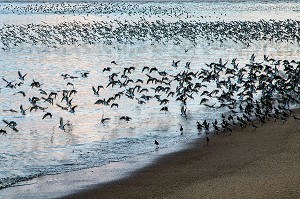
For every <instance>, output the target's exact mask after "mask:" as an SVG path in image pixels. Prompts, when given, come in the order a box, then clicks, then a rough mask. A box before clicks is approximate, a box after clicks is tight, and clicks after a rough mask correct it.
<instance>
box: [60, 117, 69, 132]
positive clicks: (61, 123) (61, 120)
mask: <svg viewBox="0 0 300 199" xmlns="http://www.w3.org/2000/svg"><path fill="white" fill-rule="evenodd" d="M68 125H69V121H67V122H66V123H65V124H64V122H63V118H62V117H61V118H60V119H59V126H58V127H59V128H60V129H61V130H63V131H66V129H65V126H68Z"/></svg>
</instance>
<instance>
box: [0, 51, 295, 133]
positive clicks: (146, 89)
mask: <svg viewBox="0 0 300 199" xmlns="http://www.w3.org/2000/svg"><path fill="white" fill-rule="evenodd" d="M115 65H118V63H117V62H116V61H112V62H111V66H109V67H106V68H104V69H103V71H102V73H103V74H105V75H106V76H107V77H108V78H107V82H106V85H91V86H90V88H91V90H90V93H91V94H92V95H94V96H97V97H98V99H97V100H96V101H95V102H93V103H94V106H95V107H97V106H108V107H111V110H112V111H117V110H118V108H119V105H120V106H121V105H122V101H123V98H128V99H131V100H134V101H136V103H138V104H140V105H147V103H148V102H149V101H150V100H156V101H157V102H158V103H159V110H160V111H164V112H168V111H169V106H168V105H169V103H170V102H175V103H178V104H179V106H180V114H181V116H182V117H184V118H186V119H188V112H187V110H188V104H189V101H194V100H199V101H198V103H199V106H205V107H207V108H209V109H212V111H217V110H218V109H222V110H223V111H222V112H224V114H222V117H221V120H217V119H215V120H214V121H209V120H206V119H205V120H204V121H198V122H197V124H195V126H197V129H198V131H199V132H206V133H208V132H210V131H215V132H227V131H229V132H231V131H232V127H233V126H236V125H239V126H241V127H242V128H245V127H246V126H248V125H251V126H252V127H253V128H254V129H256V128H257V124H255V123H257V122H259V123H261V124H264V123H265V122H266V120H268V119H275V120H282V122H283V123H284V122H285V121H286V120H287V118H288V117H290V116H292V117H293V118H294V119H295V120H299V118H297V117H296V116H295V115H294V114H293V111H292V110H291V106H296V105H298V104H299V102H300V81H299V80H300V62H299V61H295V60H292V61H288V60H275V59H271V58H268V57H267V56H264V61H262V62H256V60H255V55H254V54H253V55H252V56H251V58H250V61H249V63H248V64H246V65H244V66H239V64H238V63H236V59H233V60H232V61H231V63H228V61H226V62H224V61H223V60H222V59H220V60H219V61H218V62H216V63H210V64H206V66H205V67H203V68H202V69H200V70H192V69H191V63H190V62H186V63H185V64H181V61H180V60H177V61H175V60H173V62H172V64H170V67H171V68H172V70H171V72H166V71H161V70H159V69H158V68H156V67H147V66H145V67H144V68H143V69H142V70H139V72H140V73H141V74H138V76H137V75H136V74H134V73H137V72H138V70H136V68H135V67H129V68H126V67H125V68H123V69H122V70H121V71H115V70H116V68H114V66H115ZM26 75H27V73H25V74H24V73H22V72H20V71H18V76H17V77H16V78H18V81H17V80H7V79H5V78H2V80H3V82H5V83H6V85H5V87H6V88H8V89H11V93H12V94H13V95H19V96H21V97H23V98H28V101H29V103H30V107H26V108H25V107H23V105H22V104H21V105H20V107H19V110H14V109H8V110H3V111H9V112H13V113H15V114H20V115H23V116H26V114H27V113H28V111H29V112H43V114H44V115H43V117H42V119H43V120H44V119H45V120H46V119H51V118H52V113H51V112H49V110H51V109H50V108H49V107H50V106H57V107H60V108H61V110H62V111H67V112H69V113H70V114H74V113H75V111H76V107H77V105H74V102H73V99H74V96H76V95H78V91H77V90H76V89H75V86H74V85H75V84H76V79H77V78H89V73H88V72H82V73H81V76H73V75H70V74H61V78H63V79H65V80H66V85H67V86H70V89H64V90H59V91H51V90H50V89H47V88H44V87H43V83H42V82H39V81H37V80H32V81H31V83H30V84H29V83H28V80H26ZM132 75H134V77H140V78H138V79H134V78H132ZM69 80H73V81H69ZM24 84H29V85H30V87H29V88H30V89H36V90H37V91H38V92H39V94H40V95H39V96H30V97H29V96H27V91H26V90H22V86H23V85H24ZM111 88H118V89H114V90H115V91H116V93H114V94H113V95H112V96H109V97H106V98H105V97H103V94H102V93H104V90H105V89H111ZM79 95H80V93H79ZM119 119H120V120H124V121H126V122H130V120H131V117H129V116H127V115H122V116H120V117H119ZM109 120H110V118H108V117H104V115H102V119H101V123H106V122H109ZM65 121H66V119H63V118H62V117H60V121H59V125H58V127H59V129H61V130H63V131H66V130H68V128H69V127H70V126H71V125H72V124H71V123H70V122H69V121H67V122H65ZM3 124H4V125H5V126H4V128H2V129H1V130H0V133H1V134H7V132H8V129H11V130H12V131H15V132H18V128H17V122H16V121H9V120H6V119H3ZM3 124H2V126H3ZM180 131H181V133H183V127H182V126H181V129H180Z"/></svg>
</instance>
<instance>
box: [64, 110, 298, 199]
mask: <svg viewBox="0 0 300 199" xmlns="http://www.w3.org/2000/svg"><path fill="white" fill-rule="evenodd" d="M294 115H295V116H296V117H300V111H299V110H297V111H295V113H294ZM255 124H256V125H257V126H258V128H257V129H256V130H254V129H253V128H252V126H248V127H247V128H246V129H243V130H241V128H240V127H236V128H235V129H233V133H232V134H231V135H230V134H228V133H222V134H218V135H212V134H210V135H209V137H210V143H209V145H208V146H206V145H205V142H204V140H196V141H195V143H194V144H193V147H191V148H190V149H188V150H185V151H181V152H177V153H174V154H170V155H168V156H166V157H164V158H162V159H159V160H158V161H156V163H155V164H153V165H151V166H149V167H147V168H143V169H142V170H139V171H137V172H136V173H134V174H132V176H131V177H130V178H126V179H124V180H120V181H116V182H112V183H109V184H105V185H99V186H95V187H93V188H91V189H88V190H85V191H83V192H80V193H76V194H73V195H70V196H68V197H65V198H72V199H75V198H300V187H299V184H300V169H299V168H300V166H299V165H300V144H299V143H300V133H299V132H300V122H297V120H295V119H294V118H293V117H290V118H289V119H288V120H287V121H286V122H285V123H284V124H283V122H282V121H281V120H277V121H276V122H274V121H273V120H269V121H268V122H267V123H266V124H264V125H262V126H261V124H259V123H255Z"/></svg>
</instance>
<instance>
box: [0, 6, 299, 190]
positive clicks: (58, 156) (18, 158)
mask: <svg viewBox="0 0 300 199" xmlns="http://www.w3.org/2000/svg"><path fill="white" fill-rule="evenodd" d="M8 5H11V4H8V3H1V4H0V10H1V11H0V21H1V25H0V26H2V27H3V24H18V25H19V24H30V23H33V24H42V23H47V24H58V23H60V22H63V21H68V22H71V21H73V20H76V21H81V22H83V23H84V22H87V21H93V20H97V21H101V20H102V21H110V20H114V19H118V20H132V21H137V20H139V19H140V17H143V18H145V20H146V21H147V20H148V21H153V20H156V19H161V18H163V19H165V20H167V21H168V20H169V21H178V20H186V21H189V20H202V21H218V20H224V21H232V20H250V21H252V20H254V21H256V20H260V19H265V20H268V19H277V20H284V19H287V18H291V19H297V18H298V17H299V9H300V7H299V6H300V5H298V4H297V3H287V2H285V3H282V2H275V3H260V2H258V1H253V2H247V3H246V2H242V3H232V2H230V3H229V2H227V3H224V4H219V3H218V2H210V3H203V2H202V3H195V2H188V3H184V4H182V3H149V2H148V3H132V4H130V3H120V4H107V5H109V8H111V9H112V8H118V6H120V5H121V6H122V9H121V10H118V11H116V10H114V9H112V10H111V12H110V13H99V12H96V14H95V13H86V12H83V13H80V12H79V13H78V12H75V13H70V12H66V13H63V14H57V13H53V12H48V13H39V12H37V13H36V12H33V13H28V12H25V13H24V12H23V11H16V9H15V8H14V9H11V10H12V11H10V10H7V9H4V8H5V7H6V6H8ZM12 5H13V7H15V6H18V7H19V6H25V7H26V6H27V4H24V3H15V4H12ZM43 5H44V4H43ZM71 5H72V6H76V5H78V4H71ZM104 5H105V3H104ZM128 6H129V7H130V8H131V9H132V10H130V9H129V10H128V9H126V8H128ZM149 6H152V8H153V9H154V10H152V11H151V12H153V11H157V12H158V13H160V14H159V15H154V14H152V13H151V12H149V13H146V14H145V12H142V10H143V9H142V8H148V7H149ZM171 8H172V9H175V10H177V11H176V12H174V13H170V12H169V11H170V9H171ZM161 10H164V12H160V11H161ZM179 10H180V12H179ZM13 11H14V12H15V13H14V12H13ZM128 11H132V13H128ZM176 13H180V14H181V15H179V16H174V14H176ZM171 16H172V17H171ZM197 43H198V45H197V46H193V44H192V43H190V42H188V41H184V42H182V43H181V44H180V45H176V44H174V43H173V42H169V43H164V44H163V43H155V44H154V45H153V43H152V42H150V41H145V42H142V41H138V42H136V43H135V44H133V45H130V44H118V43H113V44H112V45H104V44H102V43H98V44H93V45H87V44H80V45H66V46H59V47H57V48H50V47H46V46H42V45H37V46H29V45H27V44H24V45H20V46H16V47H13V48H11V49H9V50H1V53H0V76H1V80H0V88H1V90H0V111H1V115H0V120H1V121H2V120H7V121H15V122H17V129H18V132H14V131H12V130H11V129H9V128H8V127H6V124H5V123H3V122H0V129H7V132H8V133H7V135H6V136H1V137H0V139H1V142H0V160H1V161H0V167H1V172H0V187H1V188H3V187H7V186H11V185H13V184H14V183H16V182H19V181H23V180H26V179H30V178H33V177H35V176H40V175H49V174H57V173H63V172H67V171H74V170H79V169H83V168H91V167H95V166H101V165H105V164H107V163H109V162H115V161H123V160H125V159H128V158H129V157H134V156H137V155H141V154H148V153H151V152H153V151H155V149H156V148H155V145H154V140H155V139H156V140H159V142H160V147H161V148H167V147H170V146H174V145H175V146H176V145H178V146H182V145H179V144H180V143H181V144H182V143H185V142H188V141H189V140H191V139H192V138H195V137H201V136H202V134H198V132H197V130H196V121H203V120H204V119H207V120H208V121H212V120H214V119H215V118H219V117H220V115H221V113H223V112H224V111H226V110H222V109H219V110H215V112H211V109H208V108H206V107H204V106H200V105H199V101H200V99H201V98H199V97H198V98H195V100H190V101H188V116H187V119H186V118H184V117H182V116H181V115H180V103H179V102H178V101H175V98H174V99H170V102H169V104H168V108H169V112H163V111H160V109H161V107H162V105H160V104H159V102H157V101H156V100H150V101H149V102H147V103H146V104H139V103H138V101H137V100H136V99H133V100H132V99H128V98H125V97H122V98H121V99H120V100H118V99H117V100H116V101H115V102H116V103H118V104H119V107H118V108H116V107H113V108H110V107H108V106H104V105H96V104H94V103H95V101H96V100H98V99H102V98H106V99H107V98H108V97H110V96H112V95H113V94H116V93H117V92H121V91H123V90H124V88H118V87H114V88H112V89H111V88H105V89H103V90H100V93H99V96H95V95H94V94H93V90H92V86H95V87H96V86H98V85H103V86H104V87H106V85H107V83H108V76H109V75H110V74H111V73H113V72H115V73H118V72H120V73H122V72H123V70H124V68H125V67H127V68H129V67H135V71H134V72H132V73H131V74H128V76H129V77H130V78H131V79H133V80H137V79H142V80H144V81H147V78H148V77H147V76H146V74H145V73H142V69H143V67H145V66H148V67H150V68H151V67H157V68H158V69H159V70H160V71H166V72H167V73H168V74H170V75H172V74H173V75H175V74H177V73H178V72H179V71H183V70H185V68H184V66H185V63H186V62H191V71H198V70H199V69H201V68H205V67H206V65H205V63H211V62H218V61H219V58H222V59H223V60H224V62H225V61H229V62H230V61H231V60H232V59H233V58H237V62H238V63H240V64H241V65H243V64H244V63H247V62H248V61H249V58H250V56H251V55H252V54H253V53H255V54H256V57H257V60H258V61H259V60H263V55H268V56H270V57H273V58H276V59H296V60H297V59H298V58H299V45H298V44H292V43H289V42H280V43H278V42H277V43H275V42H269V41H256V42H254V43H253V44H251V46H249V47H247V46H245V45H243V44H236V43H234V42H231V41H228V42H224V43H222V44H221V43H218V42H216V43H212V44H210V45H209V44H208V43H207V41H205V40H199V41H197ZM186 49H189V50H188V51H187V50H186ZM173 60H181V61H180V63H179V67H178V69H175V68H174V67H172V61H173ZM111 61H115V62H116V63H117V65H115V64H112V63H111ZM105 67H111V68H112V71H110V72H108V71H105V72H103V69H104V68H105ZM18 71H20V72H21V73H22V74H26V73H27V75H26V77H25V81H24V84H23V85H21V86H20V87H17V88H16V89H11V88H7V87H6V82H5V81H4V80H2V78H5V79H6V80H7V81H14V83H17V82H20V80H19V79H18V73H17V72H18ZM84 72H88V73H89V74H88V77H81V73H84ZM66 73H67V74H70V75H72V76H76V77H78V78H76V79H64V78H63V77H62V76H61V74H66ZM33 80H35V81H38V82H40V83H41V84H42V85H41V88H42V89H43V90H44V91H46V92H47V93H48V94H49V93H50V92H58V97H57V99H56V100H55V102H54V105H51V104H49V103H47V102H38V104H39V105H40V106H42V107H44V108H46V109H45V110H44V111H42V110H37V111H32V112H30V111H29V110H27V111H26V115H22V114H21V113H20V108H19V107H20V105H23V107H24V108H25V109H26V108H29V107H30V106H31V104H30V102H29V100H28V99H29V98H32V97H33V96H36V97H43V96H44V95H42V94H41V93H40V91H39V90H38V88H31V86H30V84H31V83H32V82H33ZM68 83H72V84H73V85H74V88H73V86H70V85H68ZM143 86H145V87H147V88H149V90H150V92H149V93H148V94H149V95H152V96H153V95H155V92H154V90H152V89H151V87H154V86H155V85H145V84H143ZM175 88H176V85H173V84H172V89H173V90H174V91H175ZM71 89H75V90H76V91H77V94H75V95H73V101H72V104H73V105H77V108H76V109H75V110H76V111H75V113H70V112H68V111H64V110H62V109H61V108H59V107H58V106H56V104H60V105H62V106H65V104H64V102H61V98H62V90H71ZM21 90H22V91H24V92H25V93H26V97H23V96H22V95H21V94H19V93H17V92H18V91H21ZM140 96H141V95H139V96H135V98H138V97H140ZM44 97H46V95H45V96H44ZM10 109H13V110H16V111H17V113H15V112H11V111H7V110H10ZM46 112H51V113H52V115H53V117H52V118H51V119H50V118H46V119H44V120H43V119H42V117H43V115H44V114H45V113H46ZM102 115H104V117H109V118H110V120H109V121H106V122H104V123H101V119H102ZM121 116H129V117H131V118H132V120H131V121H129V122H126V121H123V120H120V117H121ZM61 117H62V118H63V119H64V121H67V120H69V121H70V124H71V127H69V129H68V130H67V131H66V132H65V131H62V130H61V129H59V128H58V126H59V119H60V118H61ZM181 125H182V126H183V128H184V133H183V135H181V134H180V132H179V128H180V126H181Z"/></svg>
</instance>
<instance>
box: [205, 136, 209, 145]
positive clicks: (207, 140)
mask: <svg viewBox="0 0 300 199" xmlns="http://www.w3.org/2000/svg"><path fill="white" fill-rule="evenodd" d="M205 141H206V146H207V145H208V143H209V137H206V139H205Z"/></svg>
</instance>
